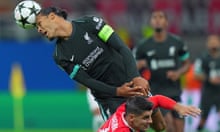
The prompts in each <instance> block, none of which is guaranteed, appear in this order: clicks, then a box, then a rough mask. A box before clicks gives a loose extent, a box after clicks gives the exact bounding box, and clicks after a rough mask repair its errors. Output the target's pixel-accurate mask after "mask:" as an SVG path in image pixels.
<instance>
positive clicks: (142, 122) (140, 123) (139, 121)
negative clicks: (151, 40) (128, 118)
mask: <svg viewBox="0 0 220 132" xmlns="http://www.w3.org/2000/svg"><path fill="white" fill-rule="evenodd" d="M151 115H152V110H151V111H145V112H143V113H142V114H141V115H138V116H134V119H133V121H132V125H133V126H132V128H134V129H135V130H138V131H145V130H147V129H148V128H149V125H150V124H151V123H152V118H151Z"/></svg>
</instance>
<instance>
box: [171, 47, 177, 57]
mask: <svg viewBox="0 0 220 132" xmlns="http://www.w3.org/2000/svg"><path fill="white" fill-rule="evenodd" d="M175 50H176V48H175V47H174V46H171V47H170V48H169V55H170V56H174V55H175Z"/></svg>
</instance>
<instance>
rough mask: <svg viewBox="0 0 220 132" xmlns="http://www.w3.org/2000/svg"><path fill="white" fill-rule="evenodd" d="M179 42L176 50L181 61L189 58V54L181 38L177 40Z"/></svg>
mask: <svg viewBox="0 0 220 132" xmlns="http://www.w3.org/2000/svg"><path fill="white" fill-rule="evenodd" d="M179 44H180V48H179V51H178V55H179V57H180V60H181V61H185V60H187V59H189V56H190V54H189V51H188V47H187V45H186V44H185V43H184V42H183V40H181V39H180V40H179Z"/></svg>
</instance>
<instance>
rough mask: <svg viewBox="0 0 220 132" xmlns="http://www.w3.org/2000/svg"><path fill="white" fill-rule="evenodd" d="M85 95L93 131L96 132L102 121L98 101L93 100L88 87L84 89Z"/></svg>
mask: <svg viewBox="0 0 220 132" xmlns="http://www.w3.org/2000/svg"><path fill="white" fill-rule="evenodd" d="M86 97H87V102H88V105H89V109H90V111H91V112H92V128H93V132H97V130H98V128H99V127H100V126H101V125H102V124H103V123H104V120H103V119H102V115H101V113H100V110H99V106H98V103H97V102H96V101H95V97H94V96H93V95H92V93H91V91H90V89H87V90H86Z"/></svg>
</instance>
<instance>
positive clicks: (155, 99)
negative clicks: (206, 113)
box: [148, 95, 201, 117]
mask: <svg viewBox="0 0 220 132" xmlns="http://www.w3.org/2000/svg"><path fill="white" fill-rule="evenodd" d="M148 99H149V100H150V101H151V102H152V103H153V104H154V108H156V107H162V108H165V109H169V110H175V111H177V112H178V113H179V114H180V115H182V116H188V115H191V116H194V117H195V116H197V115H200V113H201V110H200V109H199V108H196V107H194V106H185V105H182V104H180V103H177V102H176V101H174V100H173V99H171V98H169V97H166V96H163V95H155V96H152V97H149V98H148Z"/></svg>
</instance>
